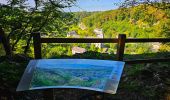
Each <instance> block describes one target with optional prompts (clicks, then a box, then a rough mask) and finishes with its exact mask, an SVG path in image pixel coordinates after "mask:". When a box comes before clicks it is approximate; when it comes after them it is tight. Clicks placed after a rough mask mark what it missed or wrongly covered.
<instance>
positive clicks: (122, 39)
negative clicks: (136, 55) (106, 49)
mask: <svg viewBox="0 0 170 100" xmlns="http://www.w3.org/2000/svg"><path fill="white" fill-rule="evenodd" d="M32 36H33V43H34V55H35V59H41V58H42V56H41V44H42V43H117V44H118V45H117V54H116V60H118V61H125V62H126V63H128V64H134V63H152V62H168V61H169V62H170V57H169V58H153V59H136V60H123V56H124V50H125V44H126V43H147V42H163V43H166V42H170V38H126V35H125V34H119V35H118V38H41V36H40V33H32Z"/></svg>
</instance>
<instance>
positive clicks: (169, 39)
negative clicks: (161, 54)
mask: <svg viewBox="0 0 170 100" xmlns="http://www.w3.org/2000/svg"><path fill="white" fill-rule="evenodd" d="M125 42H126V43H137V42H170V38H136V39H135V38H134V39H126V41H125Z"/></svg>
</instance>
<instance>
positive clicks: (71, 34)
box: [67, 31, 80, 38]
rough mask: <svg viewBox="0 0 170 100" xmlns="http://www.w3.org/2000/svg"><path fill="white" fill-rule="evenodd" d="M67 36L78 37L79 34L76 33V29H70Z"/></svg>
mask: <svg viewBox="0 0 170 100" xmlns="http://www.w3.org/2000/svg"><path fill="white" fill-rule="evenodd" d="M67 37H74V38H79V37H80V36H79V35H78V34H77V33H76V31H71V32H68V33H67Z"/></svg>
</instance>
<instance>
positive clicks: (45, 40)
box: [41, 38, 118, 43]
mask: <svg viewBox="0 0 170 100" xmlns="http://www.w3.org/2000/svg"><path fill="white" fill-rule="evenodd" d="M117 42H118V39H116V38H104V39H103V38H41V43H117Z"/></svg>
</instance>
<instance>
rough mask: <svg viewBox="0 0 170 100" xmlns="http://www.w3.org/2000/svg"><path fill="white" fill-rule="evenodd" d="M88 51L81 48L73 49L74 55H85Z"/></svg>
mask: <svg viewBox="0 0 170 100" xmlns="http://www.w3.org/2000/svg"><path fill="white" fill-rule="evenodd" d="M86 51H87V50H86V49H85V48H81V47H73V48H72V54H76V53H84V52H86Z"/></svg>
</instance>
